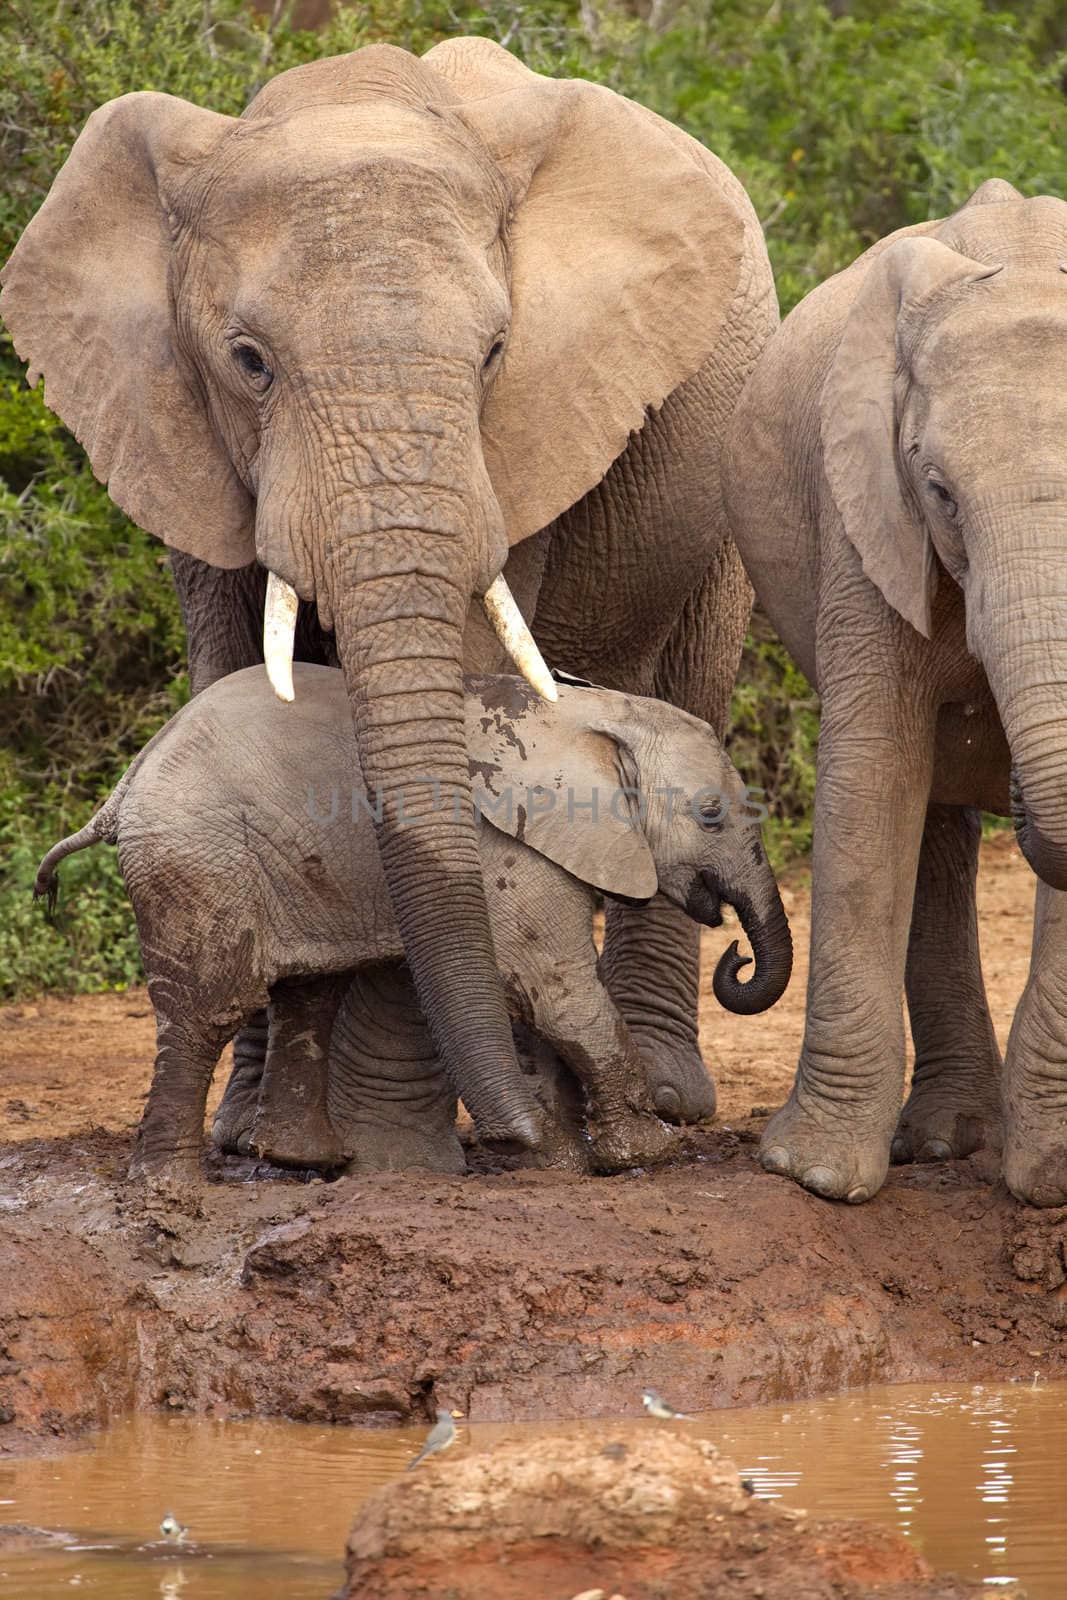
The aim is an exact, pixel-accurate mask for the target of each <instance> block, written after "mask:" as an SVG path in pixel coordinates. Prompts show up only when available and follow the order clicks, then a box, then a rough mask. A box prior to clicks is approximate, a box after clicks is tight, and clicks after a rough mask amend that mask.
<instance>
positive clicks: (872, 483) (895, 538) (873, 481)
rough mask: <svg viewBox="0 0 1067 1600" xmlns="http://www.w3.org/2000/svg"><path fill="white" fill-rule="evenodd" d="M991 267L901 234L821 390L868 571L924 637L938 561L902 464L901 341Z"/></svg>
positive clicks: (882, 260)
mask: <svg viewBox="0 0 1067 1600" xmlns="http://www.w3.org/2000/svg"><path fill="white" fill-rule="evenodd" d="M997 271H999V268H998V267H996V266H989V265H987V264H984V263H982V262H979V261H972V260H971V259H970V257H969V256H964V255H960V254H959V252H958V251H955V250H950V249H949V248H948V247H947V246H946V245H944V244H941V243H940V241H939V240H937V239H931V238H929V237H922V236H920V237H916V236H912V237H909V238H902V239H898V240H897V241H896V242H895V243H894V244H891V245H890V246H889V247H888V248H887V249H885V250H883V251H882V252H881V253H880V254H878V255H875V256H874V258H873V260H872V261H871V264H870V266H869V268H868V270H867V275H866V278H865V279H864V282H863V286H862V288H861V289H860V291H859V293H858V295H857V296H856V298H855V300H854V301H853V304H852V308H851V310H850V312H849V314H848V320H847V321H846V323H845V327H844V332H843V333H842V336H841V341H840V343H839V344H838V347H837V352H836V354H835V356H834V360H833V364H832V365H831V367H830V371H829V373H828V374H827V377H826V381H825V383H824V385H823V390H822V399H821V414H820V424H821V430H822V446H823V466H824V468H825V471H826V477H827V480H828V482H829V484H830V489H831V491H832V493H833V497H834V503H835V504H836V506H837V509H838V511H839V512H840V513H841V518H842V521H843V522H844V525H845V532H846V533H847V535H848V537H849V540H850V541H851V543H852V544H853V545H854V546H855V548H856V551H857V552H858V554H859V557H860V560H861V562H862V563H863V570H864V572H865V573H866V575H867V577H868V578H869V579H870V580H871V582H872V583H873V584H875V585H876V586H877V587H878V588H879V589H880V590H881V592H882V594H883V595H884V596H885V598H886V600H888V602H889V604H890V605H891V606H892V607H893V609H894V610H895V611H898V612H899V613H900V615H901V616H902V617H904V618H905V619H906V620H907V621H908V622H910V623H911V625H912V627H913V628H916V629H918V631H919V632H920V633H921V634H923V635H924V636H925V637H926V638H929V637H930V615H931V608H932V606H933V599H934V594H935V592H936V587H937V567H936V563H935V560H934V552H933V546H932V544H931V541H930V536H929V534H928V532H927V529H926V526H925V524H924V523H923V521H922V517H921V515H920V512H919V509H918V507H917V506H915V505H914V503H913V501H912V498H911V496H910V495H909V493H908V492H907V490H906V488H905V486H904V485H903V484H902V482H901V477H900V472H899V465H898V463H899V453H898V448H897V421H898V419H897V398H898V396H897V389H898V383H899V379H900V374H901V373H902V372H903V370H904V368H905V365H906V350H905V344H906V343H908V342H909V341H910V340H911V339H913V338H914V336H915V334H916V332H917V329H918V327H919V325H921V321H922V318H923V316H924V315H925V313H926V312H927V310H928V309H929V307H930V306H931V305H932V304H933V303H934V302H935V301H938V302H940V300H941V297H942V296H943V295H944V294H946V293H949V292H951V291H952V290H953V289H955V288H961V287H963V286H964V285H967V284H970V283H975V282H977V281H978V280H979V279H981V278H987V277H990V276H991V275H992V274H993V273H994V272H997Z"/></svg>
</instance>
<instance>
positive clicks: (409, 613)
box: [329, 491, 539, 1146]
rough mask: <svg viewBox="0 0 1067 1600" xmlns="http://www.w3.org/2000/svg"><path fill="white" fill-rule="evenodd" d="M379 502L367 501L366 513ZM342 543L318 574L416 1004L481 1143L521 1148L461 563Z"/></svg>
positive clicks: (467, 562)
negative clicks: (468, 705)
mask: <svg viewBox="0 0 1067 1600" xmlns="http://www.w3.org/2000/svg"><path fill="white" fill-rule="evenodd" d="M387 498H388V494H387V491H382V492H381V493H380V494H379V495H377V496H376V499H377V502H378V508H379V511H380V510H381V502H382V500H383V499H387ZM398 502H399V495H398ZM396 509H397V510H398V511H399V510H400V503H398V506H397V508H396ZM382 520H383V521H384V518H383V519H382ZM342 532H343V535H344V538H343V542H342V544H341V546H340V547H339V551H338V553H337V554H336V555H335V557H334V559H333V565H332V569H331V571H330V574H329V585H330V590H331V594H332V598H333V602H334V606H333V609H334V617H335V623H336V631H337V643H338V649H339V653H340V657H341V662H342V665H343V668H344V673H345V680H346V683H347V686H348V690H349V697H350V701H351V704H352V712H353V719H354V724H355V731H356V741H357V747H358V751H359V759H360V766H361V769H362V773H363V780H364V783H365V785H366V789H367V793H368V799H369V801H370V803H371V805H372V807H373V808H374V811H373V814H374V816H375V826H376V831H377V836H378V844H379V849H380V851H381V858H382V864H383V868H384V871H385V877H386V881H387V883H388V885H389V893H390V897H391V900H392V903H393V909H394V912H395V914H396V918H397V923H398V925H399V929H400V934H401V938H402V940H403V944H404V950H405V952H406V954H407V957H408V961H409V964H410V966H411V970H412V974H413V976H414V979H415V986H416V990H417V992H418V996H419V1000H420V1003H421V1005H422V1008H423V1010H424V1012H425V1014H426V1017H427V1020H428V1022H429V1025H430V1030H431V1033H432V1036H433V1039H434V1043H435V1045H436V1047H437V1049H438V1050H439V1051H440V1053H441V1055H442V1057H443V1059H444V1061H445V1063H446V1065H447V1067H448V1069H449V1071H450V1074H451V1076H452V1079H453V1082H454V1084H455V1087H456V1089H457V1091H458V1093H459V1094H460V1095H461V1096H462V1098H463V1100H464V1102H465V1104H466V1106H467V1109H468V1110H469V1111H470V1113H471V1116H472V1117H473V1118H474V1121H475V1125H476V1126H477V1128H478V1131H479V1133H480V1134H481V1135H482V1137H483V1138H487V1139H500V1140H510V1141H515V1142H518V1143H520V1144H523V1145H526V1146H533V1145H536V1143H537V1141H538V1138H539V1115H538V1111H537V1108H536V1104H535V1101H534V1098H533V1095H532V1094H531V1092H530V1090H529V1088H528V1086H527V1081H526V1079H525V1078H524V1077H523V1076H522V1074H521V1071H520V1068H519V1065H518V1061H517V1059H516V1056H515V1050H514V1046H513V1043H512V1035H511V1025H510V1022H509V1019H508V1015H507V1010H506V1006H505V1002H504V994H503V988H502V985H501V982H500V978H499V975H498V971H497V966H496V960H495V956H494V951H493V943H492V936H491V933H490V928H489V915H488V910H487V907H486V903H485V893H484V887H483V882H482V873H481V863H480V857H479V850H478V842H477V833H476V826H475V822H474V817H473V809H472V802H471V783H470V774H469V770H468V764H467V747H466V733H465V724H464V709H463V677H462V665H463V664H462V646H463V626H464V621H465V618H466V613H467V606H468V601H469V597H470V594H471V582H472V573H471V557H470V554H469V552H468V550H467V548H466V546H465V544H464V541H463V539H462V537H461V536H458V535H452V534H451V533H449V532H445V531H441V530H439V529H431V530H418V529H413V528H412V527H411V526H410V525H404V523H403V522H402V521H400V519H399V518H398V519H397V524H396V527H395V528H392V527H389V526H380V525H378V526H375V527H374V528H373V529H369V530H364V529H360V530H359V531H357V532H355V533H353V532H351V531H350V530H349V529H347V528H344V527H343V528H342Z"/></svg>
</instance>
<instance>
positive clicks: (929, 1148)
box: [919, 1139, 952, 1161]
mask: <svg viewBox="0 0 1067 1600" xmlns="http://www.w3.org/2000/svg"><path fill="white" fill-rule="evenodd" d="M919 1160H920V1161H951V1160H952V1146H951V1145H948V1144H946V1143H945V1141H944V1139H927V1141H926V1143H925V1144H924V1145H923V1147H922V1149H921V1150H920V1151H919Z"/></svg>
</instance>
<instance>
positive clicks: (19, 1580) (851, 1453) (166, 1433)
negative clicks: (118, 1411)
mask: <svg viewBox="0 0 1067 1600" xmlns="http://www.w3.org/2000/svg"><path fill="white" fill-rule="evenodd" d="M564 1426H566V1428H567V1430H568V1431H571V1430H574V1431H579V1430H581V1431H585V1430H591V1431H593V1432H594V1433H596V1434H597V1435H598V1436H608V1435H610V1432H611V1422H610V1420H608V1419H598V1420H596V1421H593V1422H577V1423H568V1424H565V1425H564ZM648 1426H649V1427H653V1426H659V1427H663V1426H671V1427H678V1428H692V1429H693V1430H694V1431H695V1432H697V1433H698V1434H699V1435H700V1436H701V1437H704V1438H708V1439H712V1440H713V1441H714V1442H715V1443H716V1444H718V1445H719V1446H720V1448H721V1449H722V1450H723V1451H724V1453H726V1454H728V1455H730V1456H731V1457H732V1458H733V1459H734V1460H735V1461H736V1462H737V1464H738V1465H739V1466H740V1467H741V1469H742V1471H743V1472H744V1473H746V1474H747V1476H749V1477H750V1478H751V1479H752V1480H753V1482H754V1484H755V1485H756V1487H757V1491H758V1492H759V1493H760V1494H763V1495H767V1496H770V1497H777V1498H780V1499H781V1500H782V1501H783V1502H784V1503H786V1504H789V1505H798V1506H805V1507H807V1509H808V1510H809V1511H811V1512H812V1513H813V1514H814V1515H817V1516H850V1517H865V1518H868V1519H871V1520H876V1521H879V1522H882V1523H886V1524H888V1525H889V1526H891V1527H893V1528H896V1529H897V1530H899V1531H900V1532H901V1533H904V1534H906V1535H907V1537H908V1538H910V1539H912V1540H913V1541H914V1542H915V1543H916V1544H917V1545H918V1546H919V1547H920V1548H921V1549H922V1551H923V1553H924V1554H925V1555H926V1556H927V1557H928V1559H929V1560H930V1561H932V1562H933V1563H934V1565H935V1566H940V1567H946V1568H949V1569H950V1570H955V1571H956V1572H959V1573H961V1574H964V1575H966V1576H970V1577H974V1578H982V1579H984V1580H985V1581H986V1582H987V1583H989V1584H991V1585H995V1584H996V1583H998V1582H1006V1581H1008V1580H1009V1579H1012V1578H1015V1579H1019V1580H1021V1581H1022V1582H1023V1583H1025V1584H1026V1585H1027V1588H1028V1590H1029V1592H1030V1595H1031V1600H1058V1597H1059V1596H1062V1594H1063V1592H1064V1588H1063V1585H1064V1574H1065V1573H1067V1521H1065V1519H1064V1516H1063V1508H1064V1505H1065V1504H1067V1384H1048V1385H1045V1384H1040V1385H1039V1386H1038V1387H1037V1388H1036V1389H1035V1388H1032V1387H1030V1386H1029V1385H1015V1384H1010V1385H1005V1386H1003V1387H999V1386H993V1385H982V1386H974V1387H966V1388H954V1387H951V1386H948V1385H946V1386H942V1387H932V1386H930V1385H912V1386H897V1387H893V1388H884V1389H872V1390H867V1391H862V1392H857V1393H853V1394H849V1395H844V1396H841V1397H840V1398H837V1399H833V1400H821V1401H804V1402H799V1403H797V1404H795V1405H789V1406H783V1407H776V1406H766V1407H761V1408H758V1409H755V1410H746V1411H717V1412H711V1413H708V1414H706V1415H705V1416H703V1417H701V1418H700V1419H699V1420H697V1421H695V1422H693V1423H681V1422H679V1423H671V1424H662V1423H660V1424H653V1423H649V1424H648ZM519 1431H524V1430H520V1429H518V1428H517V1427H513V1426H509V1427H507V1428H506V1429H503V1428H497V1427H494V1426H488V1425H486V1426H481V1427H478V1428H475V1429H473V1430H472V1433H473V1434H474V1435H475V1437H476V1438H478V1439H479V1440H480V1441H484V1442H491V1440H492V1438H493V1436H494V1435H495V1434H499V1433H502V1432H507V1433H508V1434H510V1435H513V1434H515V1433H516V1432H519ZM529 1431H530V1432H531V1433H536V1432H537V1430H536V1428H533V1427H531V1428H530V1429H529ZM424 1434H425V1429H420V1428H404V1429H397V1430H394V1431H390V1432H383V1433H379V1432H365V1431H360V1430H358V1429H355V1428H316V1427H309V1426H306V1425H302V1424H299V1423H288V1422H248V1423H241V1422H231V1423H211V1422H186V1421H182V1420H179V1419H174V1418H166V1417H164V1418H155V1417H150V1418H139V1419H137V1420H136V1421H131V1422H128V1423H124V1424H122V1425H121V1426H119V1427H116V1428H113V1429H111V1430H110V1431H109V1432H108V1433H107V1434H106V1435H104V1436H102V1438H101V1439H100V1441H99V1443H98V1445H97V1447H96V1448H94V1449H93V1450H91V1451H85V1452H78V1453H75V1454H71V1455H67V1456H62V1457H59V1458H56V1459H53V1460H26V1461H0V1524H12V1523H21V1524H28V1525H30V1526H33V1527H36V1528H46V1529H50V1530H55V1531H60V1532H62V1534H63V1535H64V1537H65V1538H66V1539H68V1540H69V1541H71V1542H69V1543H66V1544H64V1545H53V1546H51V1547H50V1548H46V1549H33V1550H25V1551H19V1552H16V1551H7V1552H0V1594H3V1595H7V1594H10V1595H11V1596H12V1597H13V1600H14V1597H17V1600H53V1597H56V1596H59V1595H63V1596H66V1597H69V1596H70V1594H71V1593H72V1591H74V1592H77V1593H85V1594H99V1595H106V1596H107V1597H108V1600H160V1597H162V1600H238V1597H241V1600H244V1597H246V1596H248V1595H249V1594H250V1593H254V1594H255V1595H256V1596H257V1597H261V1600H275V1597H277V1600H282V1597H283V1596H284V1597H285V1600H327V1596H329V1595H330V1594H331V1592H332V1591H333V1590H335V1589H336V1588H337V1586H338V1584H339V1583H340V1581H341V1577H342V1566H341V1555H342V1552H343V1550H344V1543H345V1536H346V1534H347V1532H348V1528H349V1525H350V1523H351V1520H352V1515H353V1512H354V1511H355V1509H356V1507H357V1505H358V1504H359V1502H360V1501H361V1500H362V1498H363V1497H364V1495H366V1494H367V1493H369V1491H370V1490H371V1489H373V1488H375V1487H377V1485H379V1484H381V1483H386V1482H389V1481H390V1480H391V1479H393V1478H395V1477H399V1476H400V1474H401V1473H402V1472H403V1471H404V1469H405V1467H406V1465H407V1463H408V1461H409V1460H410V1458H411V1456H412V1455H413V1454H414V1451H415V1449H416V1448H417V1447H418V1445H419V1444H420V1443H421V1441H422V1439H423V1437H424ZM167 1511H171V1512H173V1513H175V1514H176V1515H177V1517H178V1518H179V1519H180V1521H181V1522H182V1523H184V1524H186V1525H187V1527H188V1529H189V1534H188V1537H187V1539H186V1540H185V1541H183V1542H182V1543H181V1544H178V1545H170V1544H167V1543H166V1542H165V1541H164V1540H163V1539H162V1538H161V1537H160V1535H159V1531H158V1530H159V1523H160V1520H161V1518H162V1516H163V1514H164V1512H167Z"/></svg>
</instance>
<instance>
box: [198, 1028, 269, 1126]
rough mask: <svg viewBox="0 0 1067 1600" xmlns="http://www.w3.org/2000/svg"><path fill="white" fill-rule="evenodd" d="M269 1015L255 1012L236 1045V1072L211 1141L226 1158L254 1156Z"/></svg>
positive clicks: (223, 1098)
mask: <svg viewBox="0 0 1067 1600" xmlns="http://www.w3.org/2000/svg"><path fill="white" fill-rule="evenodd" d="M267 1039H268V1021H267V1012H266V1011H265V1010H264V1011H257V1012H255V1013H254V1014H253V1015H252V1016H251V1017H250V1018H249V1020H248V1022H247V1023H246V1024H245V1026H244V1027H243V1028H242V1029H241V1030H240V1032H239V1033H238V1035H237V1037H236V1039H235V1040H234V1042H233V1070H232V1072H231V1073H230V1080H229V1082H228V1083H227V1085H226V1092H225V1094H224V1095H223V1097H222V1100H221V1102H220V1104H219V1108H218V1110H217V1111H216V1113H215V1117H214V1120H213V1122H212V1124H211V1142H212V1144H214V1146H215V1148H216V1149H217V1150H222V1151H223V1152H224V1153H225V1154H226V1155H231V1156H247V1155H251V1154H252V1146H251V1144H250V1142H249V1140H250V1137H251V1133H252V1129H253V1127H254V1125H255V1121H256V1111H257V1109H258V1106H259V1091H260V1087H261V1085H262V1082H263V1065H264V1062H265V1060H266V1055H267Z"/></svg>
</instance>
